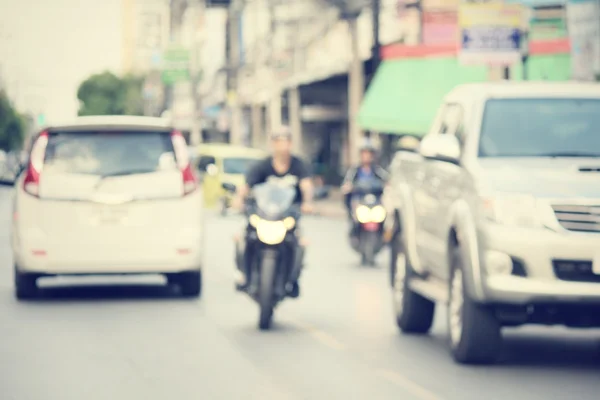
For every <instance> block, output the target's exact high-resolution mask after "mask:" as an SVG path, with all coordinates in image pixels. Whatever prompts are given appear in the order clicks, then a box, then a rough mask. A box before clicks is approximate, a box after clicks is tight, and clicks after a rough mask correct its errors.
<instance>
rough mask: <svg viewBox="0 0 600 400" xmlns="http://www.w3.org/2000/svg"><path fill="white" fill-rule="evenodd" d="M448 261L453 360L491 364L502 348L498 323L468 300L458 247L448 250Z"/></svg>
mask: <svg viewBox="0 0 600 400" xmlns="http://www.w3.org/2000/svg"><path fill="white" fill-rule="evenodd" d="M451 257H452V258H451V260H452V264H451V268H452V270H451V275H450V299H449V302H448V331H449V333H450V348H451V350H452V355H453V357H454V360H455V361H456V362H458V363H461V364H490V363H494V362H496V361H497V360H498V357H499V355H500V353H501V347H502V335H501V332H500V328H501V326H500V323H499V322H498V320H497V319H496V317H495V316H494V314H493V311H492V310H491V309H490V308H488V307H486V306H485V305H483V304H478V303H476V302H475V301H473V300H472V299H471V298H469V295H468V293H467V291H466V289H465V284H464V274H463V270H464V262H463V257H462V254H461V252H460V248H459V247H455V248H454V249H453V250H452V254H451Z"/></svg>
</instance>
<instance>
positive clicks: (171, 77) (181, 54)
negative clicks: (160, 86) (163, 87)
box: [162, 47, 190, 85]
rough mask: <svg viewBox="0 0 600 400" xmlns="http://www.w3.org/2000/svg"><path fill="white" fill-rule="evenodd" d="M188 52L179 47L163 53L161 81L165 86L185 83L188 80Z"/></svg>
mask: <svg viewBox="0 0 600 400" xmlns="http://www.w3.org/2000/svg"><path fill="white" fill-rule="evenodd" d="M189 69H190V52H189V50H187V49H185V48H181V47H172V48H169V49H167V50H166V51H165V53H164V54H163V60H162V81H163V82H164V83H166V84H167V85H172V84H174V83H177V82H185V81H189V79H190V72H189Z"/></svg>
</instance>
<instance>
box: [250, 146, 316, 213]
mask: <svg viewBox="0 0 600 400" xmlns="http://www.w3.org/2000/svg"><path fill="white" fill-rule="evenodd" d="M308 177H310V174H309V172H308V168H307V167H306V165H305V164H304V162H303V161H302V160H301V159H299V158H298V157H294V156H292V160H291V162H290V167H289V169H288V170H287V171H286V172H284V173H283V174H279V173H277V171H275V168H274V167H273V157H268V158H266V159H265V160H262V161H260V162H258V163H257V164H255V165H254V166H252V168H250V170H248V172H247V173H246V183H247V184H248V186H249V187H250V188H252V187H253V186H255V185H258V184H261V183H266V182H269V183H276V184H280V185H284V186H290V187H294V188H295V189H296V198H295V199H294V202H295V203H301V202H302V191H301V190H300V181H302V180H303V179H305V178H308Z"/></svg>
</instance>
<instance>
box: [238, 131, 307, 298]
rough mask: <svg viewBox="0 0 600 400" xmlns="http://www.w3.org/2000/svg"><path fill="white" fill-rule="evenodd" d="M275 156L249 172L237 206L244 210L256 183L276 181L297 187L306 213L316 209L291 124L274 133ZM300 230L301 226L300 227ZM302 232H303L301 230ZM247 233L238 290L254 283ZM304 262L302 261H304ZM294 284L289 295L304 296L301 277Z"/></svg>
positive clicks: (300, 252) (301, 247) (300, 251)
mask: <svg viewBox="0 0 600 400" xmlns="http://www.w3.org/2000/svg"><path fill="white" fill-rule="evenodd" d="M270 142H271V150H272V155H271V156H269V157H267V158H266V159H264V160H262V161H260V162H258V163H256V164H255V165H254V166H253V167H252V168H251V169H250V170H249V171H248V172H247V173H246V183H245V184H244V185H243V186H241V187H239V188H238V190H237V197H236V199H235V206H236V207H237V208H238V209H241V207H243V205H244V203H245V199H246V198H247V197H248V195H249V194H250V190H251V189H252V187H254V186H255V185H258V184H261V183H266V182H275V183H278V184H282V185H286V186H291V187H294V188H295V189H296V197H295V199H294V203H296V204H300V207H301V211H302V213H306V214H309V213H312V212H313V192H314V191H313V183H312V177H311V175H310V173H309V170H308V168H307V166H306V165H305V163H304V162H303V161H302V160H301V159H300V158H298V157H296V156H294V155H293V154H292V134H291V131H290V129H289V128H288V127H287V126H282V127H280V128H279V129H276V130H274V131H273V132H271V134H270ZM296 229H298V228H296ZM297 232H298V233H299V231H298V230H297ZM244 238H245V236H244V235H242V238H241V241H242V242H243V243H242V248H243V263H244V270H245V274H244V275H245V276H243V277H242V282H239V283H238V284H237V285H236V288H237V290H239V291H244V290H246V289H247V288H248V284H249V283H250V282H251V279H250V273H251V272H252V268H251V262H252V254H251V252H252V249H250V248H249V247H248V246H246V245H245V239H244ZM298 246H299V247H298V254H297V258H296V259H297V260H298V261H297V262H300V263H302V260H303V256H304V246H305V244H304V243H303V242H302V240H301V238H300V237H299V241H298ZM300 265H301V264H300ZM291 286H292V287H291V288H289V289H288V295H289V296H290V297H293V298H296V297H298V296H299V295H300V287H299V285H298V280H297V279H296V280H295V282H293V283H292V285H291Z"/></svg>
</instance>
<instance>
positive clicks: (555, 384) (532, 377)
mask: <svg viewBox="0 0 600 400" xmlns="http://www.w3.org/2000/svg"><path fill="white" fill-rule="evenodd" d="M9 202H10V191H9V189H5V188H2V189H0V265H1V266H2V269H1V270H0V398H1V399H2V400H81V399H86V400H107V399H111V400H138V399H139V400H154V399H157V400H158V399H160V400H164V399H167V398H168V399H181V400H187V399H210V400H217V399H232V400H234V399H241V398H244V399H260V400H270V399H277V400H279V399H310V400H319V399H326V400H337V399H344V400H346V399H377V400H385V399H395V400H396V399H403V400H413V399H416V400H442V399H446V400H452V399H460V400H471V399H473V400H481V399H485V400H496V399H498V400H506V399H512V400H520V399H523V400H554V399H569V400H574V399H577V400H587V399H598V398H599V396H600V394H599V393H600V379H598V377H599V375H598V373H599V370H600V345H599V343H600V341H599V339H600V332H598V331H580V332H567V331H566V330H563V329H560V328H551V329H547V328H527V329H518V330H511V331H509V332H507V333H506V337H507V340H506V346H505V347H506V348H505V352H504V353H505V358H504V361H503V362H502V363H501V364H499V365H497V366H493V367H469V368H467V367H459V366H457V365H455V364H453V362H452V361H451V360H450V357H449V355H448V352H447V350H446V346H445V340H446V339H445V338H446V336H445V322H444V321H445V319H444V311H443V310H441V309H440V312H438V314H437V320H436V325H435V328H434V330H433V332H432V334H431V335H430V336H425V337H407V336H401V335H400V334H399V333H398V332H397V330H396V328H395V326H394V324H393V320H392V311H391V297H390V293H389V289H388V287H387V280H386V274H385V272H386V269H385V267H384V265H385V263H386V259H387V255H386V254H382V255H381V257H380V264H381V265H380V266H379V267H378V268H374V269H367V268H360V267H358V265H357V261H358V258H357V256H356V255H355V254H353V253H352V252H351V251H349V249H348V247H347V244H346V240H345V232H346V227H345V226H342V225H341V224H340V221H336V220H327V219H316V218H315V219H313V220H309V219H307V220H306V225H305V229H306V231H307V232H308V234H309V235H310V239H311V242H312V243H311V248H310V253H309V255H308V269H307V270H306V271H305V275H304V277H303V281H302V296H301V298H300V299H298V300H295V301H294V300H290V301H286V302H285V303H284V304H282V306H281V307H280V308H279V309H278V310H277V313H276V315H275V321H276V323H275V326H274V329H273V331H271V332H266V333H264V332H259V331H257V329H256V323H257V312H258V311H257V308H256V306H255V305H254V304H253V303H252V302H250V300H248V299H247V298H246V297H245V296H243V295H240V294H236V293H235V292H234V290H233V264H232V251H233V245H232V242H231V238H232V235H233V234H234V231H235V230H236V228H237V227H239V224H240V221H239V219H237V218H236V217H227V218H221V217H217V216H214V217H211V218H210V219H209V220H208V222H207V224H208V225H207V226H208V229H209V232H210V235H208V243H207V245H208V247H207V250H208V254H207V263H206V271H205V292H204V296H203V298H202V299H201V300H198V301H190V300H181V299H179V298H177V296H176V294H174V293H173V292H172V291H171V290H169V289H165V288H163V287H161V286H158V285H155V284H153V282H160V281H153V280H150V281H145V280H143V279H142V280H139V279H136V281H135V284H133V283H130V282H131V280H126V283H124V282H125V281H123V280H120V281H117V282H119V283H120V284H119V285H117V286H115V285H107V284H106V283H113V282H112V281H105V280H103V281H101V283H102V284H100V281H98V280H91V281H90V280H66V279H63V280H59V281H58V282H56V283H55V285H54V286H52V287H48V288H47V289H45V291H44V297H45V299H44V301H38V302H31V303H22V304H20V303H17V302H16V301H15V300H14V298H13V292H12V264H11V255H10V248H9V245H8V234H9V227H8V221H9V218H10V216H9ZM74 245H76V244H74ZM138 283H139V284H138ZM66 284H76V285H77V286H75V287H68V286H65V285H66ZM56 285H58V286H56Z"/></svg>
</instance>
